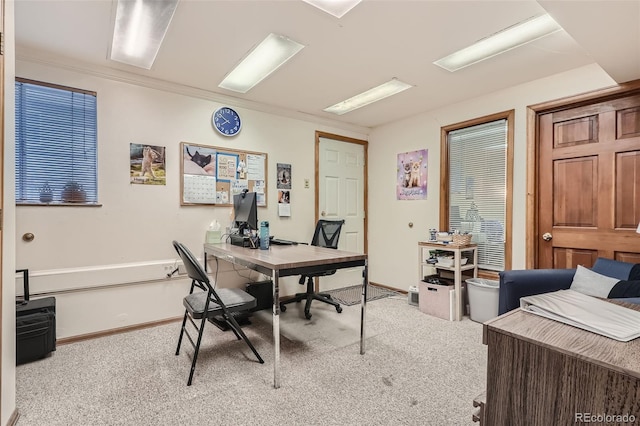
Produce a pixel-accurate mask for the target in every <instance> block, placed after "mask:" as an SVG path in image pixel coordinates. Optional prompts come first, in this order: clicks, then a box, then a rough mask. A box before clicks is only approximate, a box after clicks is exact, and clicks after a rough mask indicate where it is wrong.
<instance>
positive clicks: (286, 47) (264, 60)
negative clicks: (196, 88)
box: [218, 33, 304, 93]
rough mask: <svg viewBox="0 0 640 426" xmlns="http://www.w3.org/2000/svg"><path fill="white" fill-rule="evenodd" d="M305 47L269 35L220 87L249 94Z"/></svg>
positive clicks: (286, 39)
mask: <svg viewBox="0 0 640 426" xmlns="http://www.w3.org/2000/svg"><path fill="white" fill-rule="evenodd" d="M303 47H304V45H303V44H300V43H298V42H296V41H294V40H291V39H289V38H287V37H284V36H281V35H278V34H273V33H271V34H269V35H268V36H267V38H265V39H264V40H262V42H260V44H259V45H257V46H256V47H255V48H254V49H253V50H252V51H251V52H249V54H248V55H247V56H246V57H245V58H244V59H243V60H242V62H240V63H239V64H238V65H237V66H236V67H235V68H234V69H233V70H232V71H231V72H230V73H229V74H228V75H227V76H226V77H225V78H224V80H222V83H220V84H219V85H218V87H221V88H223V89H227V90H232V91H234V92H239V93H247V92H248V91H249V90H251V88H252V87H253V86H255V85H256V84H258V83H260V82H261V81H262V80H264V79H265V78H267V77H268V76H269V75H270V74H271V73H273V72H274V71H275V70H277V69H278V68H280V67H281V66H282V65H283V64H284V63H285V62H287V61H288V60H289V59H291V58H292V57H293V56H294V55H295V54H296V53H298V52H299V51H300V50H302V48H303Z"/></svg>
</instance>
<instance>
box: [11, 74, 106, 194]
mask: <svg viewBox="0 0 640 426" xmlns="http://www.w3.org/2000/svg"><path fill="white" fill-rule="evenodd" d="M15 85H16V94H15V97H16V100H15V104H16V153H15V155H16V203H23V204H49V203H51V204H55V203H63V202H74V203H78V204H95V203H97V201H98V194H97V111H96V103H97V102H96V95H95V93H86V92H83V91H78V90H73V89H67V88H58V87H50V86H45V85H40V84H34V83H31V82H24V81H20V80H18V81H16V84H15ZM70 189H72V191H71V192H70V191H69V190H70ZM65 190H66V191H65ZM47 193H48V194H49V197H47ZM63 193H64V194H63ZM43 194H44V197H43Z"/></svg>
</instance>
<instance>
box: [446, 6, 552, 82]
mask: <svg viewBox="0 0 640 426" xmlns="http://www.w3.org/2000/svg"><path fill="white" fill-rule="evenodd" d="M561 30H562V28H561V27H560V25H558V24H557V23H556V21H554V20H553V18H551V16H549V15H547V14H545V15H541V16H538V17H535V18H532V19H529V20H527V21H524V22H521V23H519V24H517V25H514V26H512V27H509V28H506V29H504V30H502V31H500V32H497V33H495V34H493V35H491V36H489V37H487V38H484V39H482V40H480V41H478V42H477V43H474V44H472V45H471V46H469V47H466V48H464V49H462V50H458V51H457V52H455V53H452V54H451V55H449V56H447V57H445V58H442V59H439V60H437V61H435V62H434V64H435V65H438V66H439V67H442V68H444V69H446V70H447V71H451V72H453V71H457V70H459V69H462V68H464V67H467V66H469V65H472V64H475V63H478V62H480V61H484V60H485V59H488V58H491V57H493V56H496V55H499V54H500V53H503V52H506V51H508V50H511V49H514V48H516V47H519V46H522V45H525V44H527V43H530V42H532V41H534V40H537V39H539V38H542V37H545V36H547V35H549V34H553V33H555V32H557V31H561Z"/></svg>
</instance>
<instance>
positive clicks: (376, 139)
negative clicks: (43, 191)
mask: <svg viewBox="0 0 640 426" xmlns="http://www.w3.org/2000/svg"><path fill="white" fill-rule="evenodd" d="M614 84H615V82H614V81H613V80H611V78H610V77H609V76H608V75H607V74H606V73H605V72H604V71H602V69H601V68H600V67H599V66H597V65H590V66H586V67H582V68H579V69H576V70H573V71H570V72H566V73H562V74H558V75H555V76H552V77H549V78H544V79H541V80H537V81H533V82H529V83H527V84H523V85H520V86H516V87H512V88H510V89H506V90H502V91H499V92H496V93H493V94H491V95H488V96H483V97H479V98H475V99H469V100H468V101H466V102H463V103H459V104H456V105H450V106H447V107H445V108H441V109H438V110H434V111H431V112H428V113H425V114H421V115H418V116H414V117H411V118H408V119H406V120H404V121H402V122H397V123H393V124H389V125H385V126H381V127H377V128H375V129H374V130H373V131H372V132H371V134H370V135H369V188H371V190H370V191H369V231H370V232H369V268H370V269H369V271H370V273H369V277H370V280H371V281H373V282H377V283H382V284H384V285H388V286H391V287H394V288H398V289H402V290H408V287H409V286H411V285H416V282H417V280H418V276H419V275H418V249H417V242H418V241H421V240H425V239H427V238H428V229H429V228H438V224H439V202H440V198H439V197H440V194H439V185H440V129H441V127H443V126H447V125H450V124H454V123H459V122H463V121H466V120H470V119H474V118H477V117H482V116H485V115H489V114H493V113H497V112H501V111H507V110H511V109H515V112H516V113H515V151H514V176H513V178H514V188H513V202H514V206H513V233H512V235H513V257H512V259H513V262H512V269H523V268H524V267H525V245H524V242H525V232H526V223H525V215H526V143H527V140H526V131H527V129H526V125H527V123H526V107H527V106H528V105H533V104H536V103H541V102H546V101H551V100H554V99H558V98H562V97H566V96H570V95H576V94H580V93H584V92H588V91H592V90H596V89H599V88H603V87H608V86H612V85H614ZM425 148H426V149H428V150H429V153H428V156H429V160H428V161H429V162H428V167H429V170H428V197H427V199H426V200H418V201H400V200H396V192H395V185H396V181H395V180H396V160H397V154H399V153H402V152H408V151H415V150H419V149H425ZM409 222H413V228H409V226H408V223H409ZM388 265H394V267H393V268H389V267H388Z"/></svg>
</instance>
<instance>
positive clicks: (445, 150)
mask: <svg viewBox="0 0 640 426" xmlns="http://www.w3.org/2000/svg"><path fill="white" fill-rule="evenodd" d="M497 120H506V121H507V149H506V153H505V154H506V162H507V164H506V188H505V195H506V197H505V229H504V232H505V243H504V270H510V269H511V265H512V251H513V244H512V224H513V147H514V120H515V110H508V111H503V112H498V113H495V114H491V115H486V116H483V117H478V118H475V119H471V120H467V121H463V122H460V123H455V124H451V125H448V126H444V127H441V128H440V223H439V227H440V229H442V230H448V229H449V203H450V194H449V189H450V188H449V182H450V180H449V178H450V170H449V162H450V155H449V132H452V131H454V130H459V129H463V128H466V127H472V126H476V125H479V124H485V123H488V122H491V121H497ZM478 275H479V276H482V277H487V278H493V279H495V278H497V277H498V272H496V271H493V270H487V269H479V270H478Z"/></svg>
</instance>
